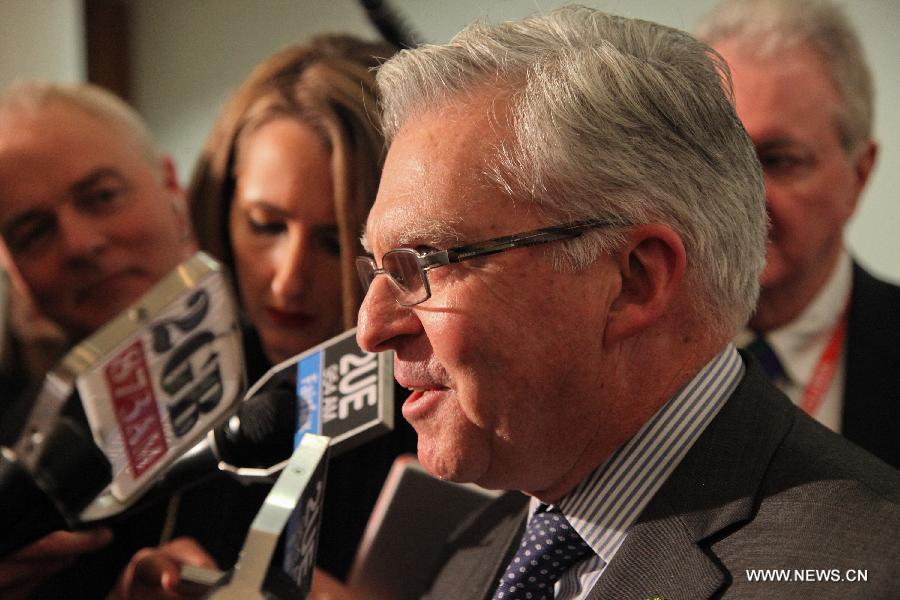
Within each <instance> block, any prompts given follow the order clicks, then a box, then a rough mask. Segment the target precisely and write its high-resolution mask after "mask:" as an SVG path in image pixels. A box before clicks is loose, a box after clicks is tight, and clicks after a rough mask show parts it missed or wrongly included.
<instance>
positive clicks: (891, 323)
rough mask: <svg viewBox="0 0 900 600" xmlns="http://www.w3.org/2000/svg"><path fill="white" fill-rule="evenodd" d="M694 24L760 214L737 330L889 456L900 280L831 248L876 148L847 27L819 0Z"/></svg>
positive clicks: (861, 67)
mask: <svg viewBox="0 0 900 600" xmlns="http://www.w3.org/2000/svg"><path fill="white" fill-rule="evenodd" d="M697 33H698V35H699V37H700V38H701V39H703V40H704V41H705V42H706V43H708V44H710V45H711V46H712V47H713V48H715V49H716V50H717V51H718V52H719V53H720V54H721V55H722V56H723V57H724V58H725V60H726V61H727V62H728V65H729V67H730V69H731V74H732V80H733V83H734V95H735V103H736V107H737V113H738V116H739V117H740V118H741V120H742V121H743V124H744V127H745V128H746V129H747V132H748V134H749V135H750V138H751V139H752V141H753V144H754V146H755V147H756V152H757V154H758V156H759V159H760V162H761V164H762V167H763V172H764V174H765V182H766V207H767V209H768V211H769V216H770V218H771V229H770V232H769V244H768V246H767V252H766V268H765V269H764V270H763V272H762V275H761V280H760V281H761V285H762V290H761V293H760V298H759V304H758V306H757V309H756V312H755V314H754V315H753V317H752V318H751V320H750V326H749V328H748V330H747V331H745V332H743V333H742V335H741V336H740V338H739V340H738V341H739V342H740V343H742V344H749V345H748V349H750V350H751V351H754V352H755V353H757V354H758V355H759V356H760V357H761V362H762V363H763V364H764V366H765V367H766V371H767V373H768V374H769V375H770V377H771V378H772V379H773V381H774V382H775V384H776V385H777V386H778V387H779V388H781V390H782V391H784V392H785V393H786V394H787V395H788V396H789V397H790V398H791V399H792V400H793V401H794V403H795V404H797V405H799V406H801V407H802V408H803V409H804V410H805V411H806V412H808V413H809V414H810V415H812V416H813V417H814V418H816V419H817V420H818V421H820V422H821V423H823V424H824V425H826V426H828V427H829V428H831V429H833V430H834V431H837V432H838V433H841V434H843V435H844V436H846V437H847V438H848V439H850V440H851V441H853V442H855V443H857V444H859V445H860V446H862V447H863V448H865V449H866V450H869V451H870V452H872V453H873V454H875V455H876V456H878V457H879V458H881V459H883V460H884V461H886V462H888V463H890V464H891V465H893V466H895V467H900V436H898V435H897V432H898V431H900V346H898V345H897V339H898V337H900V310H898V307H900V288H898V287H897V286H894V285H891V284H889V283H887V282H884V281H880V280H878V279H876V278H875V277H874V276H872V275H871V274H869V273H868V272H867V271H866V270H865V269H863V267H862V266H860V265H859V264H858V263H857V262H856V261H855V260H853V259H852V258H851V257H850V255H849V254H848V252H847V251H846V249H845V248H844V235H843V233H844V227H845V225H846V224H847V222H848V220H849V219H850V218H851V217H852V215H853V213H854V211H855V209H856V206H857V205H858V203H859V199H860V196H861V194H862V192H863V189H864V188H865V185H866V182H867V180H868V178H869V175H870V174H871V172H872V169H873V167H874V164H875V157H876V150H877V147H876V144H875V142H874V141H873V140H872V120H873V87H874V86H873V83H872V77H871V74H870V72H869V68H868V65H867V64H866V61H865V58H864V56H863V51H862V45H861V44H860V41H859V39H858V37H857V35H856V32H855V31H854V30H853V27H852V25H851V24H850V22H849V20H848V18H847V16H846V15H845V14H844V13H843V11H842V10H841V9H840V8H839V7H838V6H837V5H835V4H833V3H832V2H829V1H827V0H729V1H727V2H723V3H722V4H720V5H719V6H717V7H716V9H715V10H713V11H712V12H711V13H710V14H709V15H707V16H706V17H705V18H704V19H703V20H701V22H700V23H699V24H698V26H697Z"/></svg>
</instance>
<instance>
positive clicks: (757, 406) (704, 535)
mask: <svg viewBox="0 0 900 600" xmlns="http://www.w3.org/2000/svg"><path fill="white" fill-rule="evenodd" d="M747 362H751V363H752V361H748V360H746V359H745V363H747ZM794 415H795V413H794V409H793V407H792V405H791V404H790V403H789V402H788V401H787V400H786V399H784V398H781V397H780V393H779V392H777V391H776V390H775V389H774V388H773V387H772V386H771V384H769V382H768V381H767V380H766V379H765V375H764V374H763V373H762V372H761V371H760V370H759V368H758V367H757V366H756V365H755V363H752V364H751V365H748V369H747V374H746V375H745V377H744V379H743V381H742V382H741V383H740V385H739V386H738V388H737V390H735V392H734V394H733V395H732V397H731V398H730V399H729V400H728V402H726V404H725V406H723V407H722V410H721V411H720V412H719V414H718V415H717V416H716V418H715V419H714V420H713V421H712V422H711V423H710V425H709V427H707V429H706V430H705V431H704V432H703V434H702V435H701V436H700V438H699V439H698V440H697V442H696V443H695V444H694V446H693V447H692V448H691V450H690V451H689V452H688V454H687V455H686V456H685V458H684V460H683V461H682V462H681V464H679V466H678V467H677V468H676V470H675V472H674V473H673V474H672V476H671V477H670V478H669V479H668V480H667V481H666V482H665V483H664V484H663V486H662V487H661V488H660V490H659V492H658V493H657V494H656V496H654V498H653V500H651V502H650V504H649V505H648V506H647V509H646V510H645V511H644V512H643V514H642V515H641V516H640V517H639V518H638V520H637V522H636V523H635V524H634V525H633V526H632V527H631V528H630V529H629V531H628V537H626V539H625V542H624V543H623V544H622V547H621V548H619V551H618V552H617V553H616V555H615V557H614V558H613V560H612V562H611V563H610V565H609V566H608V567H607V569H606V571H605V572H604V573H603V575H602V576H601V577H600V579H599V581H598V583H597V585H596V586H595V589H594V590H593V592H592V593H591V596H590V598H592V599H601V598H636V599H639V600H643V599H645V598H654V597H655V596H658V597H659V598H662V599H664V600H673V599H679V598H685V599H697V598H709V597H710V596H712V595H714V594H715V593H716V592H717V590H719V589H720V588H721V587H722V586H723V585H724V584H726V582H727V581H728V579H729V577H730V576H729V574H728V573H727V572H726V571H724V570H723V569H722V567H721V566H720V565H719V563H718V561H717V560H716V559H715V553H714V551H713V550H712V549H711V545H712V543H713V542H714V541H715V539H717V537H718V536H721V535H725V533H723V532H725V531H731V530H732V529H733V528H739V527H741V526H742V525H743V524H744V523H746V522H747V521H749V520H750V519H751V517H752V511H753V507H754V506H755V504H756V501H757V500H756V499H757V496H758V495H759V488H760V485H761V481H762V478H763V475H764V473H765V469H766V466H767V465H768V464H769V460H770V458H771V456H772V455H773V454H774V452H775V450H776V448H777V446H778V444H779V443H780V442H781V440H782V439H783V438H784V436H785V435H786V434H787V431H788V429H789V427H790V426H791V424H792V422H793V418H794Z"/></svg>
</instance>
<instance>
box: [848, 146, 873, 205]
mask: <svg viewBox="0 0 900 600" xmlns="http://www.w3.org/2000/svg"><path fill="white" fill-rule="evenodd" d="M877 158H878V144H876V143H875V142H874V141H872V140H869V141H867V142H863V144H862V146H861V147H860V148H859V150H858V151H857V155H856V160H855V161H854V163H853V172H854V174H855V175H856V194H855V195H854V196H853V206H852V207H851V213H852V211H855V210H856V205H857V204H858V203H859V198H860V196H862V193H863V190H864V189H865V187H866V183H868V181H869V176H870V175H872V171H873V170H874V169H875V160H876V159H877Z"/></svg>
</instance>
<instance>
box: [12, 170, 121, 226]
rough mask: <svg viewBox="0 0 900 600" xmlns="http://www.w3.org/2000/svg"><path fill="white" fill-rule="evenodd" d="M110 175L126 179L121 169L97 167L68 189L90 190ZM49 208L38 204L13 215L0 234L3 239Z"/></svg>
mask: <svg viewBox="0 0 900 600" xmlns="http://www.w3.org/2000/svg"><path fill="white" fill-rule="evenodd" d="M110 177H111V178H114V179H117V180H119V181H123V182H124V181H125V180H126V178H125V176H124V175H122V173H121V171H119V170H118V169H115V168H113V167H99V168H96V169H94V170H92V171H90V172H88V174H87V175H85V176H84V177H82V178H80V179H79V180H78V181H76V182H75V183H72V184H71V185H69V188H68V191H69V193H70V194H72V195H77V194H79V193H84V192H86V191H88V190H90V189H91V187H92V186H94V185H96V184H97V183H98V182H100V181H102V180H103V179H106V178H110ZM49 210H51V208H50V207H46V206H39V207H35V208H30V209H28V210H25V211H23V212H20V213H18V214H15V215H13V216H12V217H10V219H9V220H7V221H6V222H5V223H3V224H0V235H2V236H3V238H4V239H8V238H9V236H10V235H12V234H13V233H14V232H15V230H16V229H18V228H19V227H21V226H22V225H24V224H26V223H28V222H29V221H32V220H34V219H40V218H42V217H43V216H45V215H46V213H47V212H48V211H49Z"/></svg>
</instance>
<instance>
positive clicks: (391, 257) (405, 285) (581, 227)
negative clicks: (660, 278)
mask: <svg viewBox="0 0 900 600" xmlns="http://www.w3.org/2000/svg"><path fill="white" fill-rule="evenodd" d="M624 225H627V223H625V222H622V221H612V220H607V219H594V220H589V221H577V222H575V223H568V224H566V225H557V226H555V227H546V228H544V229H537V230H535V231H529V232H526V233H519V234H515V235H507V236H504V237H498V238H494V239H490V240H485V241H483V242H475V243H473V244H466V245H464V246H457V247H455V248H448V249H447V250H433V251H430V252H418V251H416V250H414V249H412V248H396V249H394V250H389V251H388V252H385V253H384V256H383V257H381V267H380V268H379V267H378V265H377V264H375V260H374V259H373V258H371V257H369V256H359V257H357V259H356V271H357V273H359V280H360V282H361V283H362V286H363V291H365V292H368V290H369V286H370V285H371V284H372V280H373V279H375V276H376V275H381V274H385V275H387V276H388V279H389V280H390V282H391V289H392V290H393V292H394V298H396V300H397V303H398V304H400V305H401V306H415V305H416V304H420V303H422V302H425V301H426V300H428V298H430V297H431V286H430V285H429V284H428V271H430V270H432V269H436V268H438V267H444V266H446V265H449V264H452V263H458V262H462V261H464V260H469V259H470V258H475V257H478V256H488V255H490V254H497V253H499V252H506V251H507V250H512V249H513V248H525V247H527V246H537V245H539V244H546V243H548V242H555V241H557V240H566V239H570V238H575V237H578V236H580V235H581V234H582V233H584V232H585V231H588V230H589V229H597V228H599V227H610V226H624Z"/></svg>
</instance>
